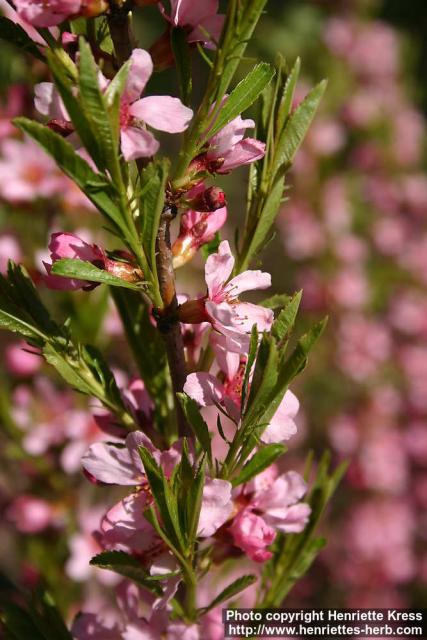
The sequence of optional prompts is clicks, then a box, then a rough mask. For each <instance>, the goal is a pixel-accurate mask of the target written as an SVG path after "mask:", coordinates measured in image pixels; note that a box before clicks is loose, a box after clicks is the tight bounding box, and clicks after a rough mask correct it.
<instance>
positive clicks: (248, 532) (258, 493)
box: [230, 466, 311, 562]
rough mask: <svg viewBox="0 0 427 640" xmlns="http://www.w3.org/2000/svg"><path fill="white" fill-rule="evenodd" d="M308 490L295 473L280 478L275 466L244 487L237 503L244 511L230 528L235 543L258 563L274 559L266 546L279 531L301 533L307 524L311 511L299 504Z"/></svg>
mask: <svg viewBox="0 0 427 640" xmlns="http://www.w3.org/2000/svg"><path fill="white" fill-rule="evenodd" d="M306 491H307V486H306V484H305V482H304V480H303V479H302V477H301V476H300V475H299V474H298V473H296V472H295V471H288V472H287V473H284V474H282V475H280V476H277V469H276V467H275V466H272V467H269V468H268V469H266V470H265V471H263V472H262V473H260V474H259V475H258V476H256V477H255V478H254V479H253V480H252V481H251V482H249V483H248V484H247V485H244V486H243V488H242V492H241V494H240V495H239V496H238V498H237V501H238V502H237V503H239V502H240V503H243V504H244V508H243V509H242V510H241V511H240V512H239V513H238V515H237V516H236V517H235V518H234V520H233V523H232V525H231V527H230V531H231V534H232V535H233V539H234V542H235V544H236V545H237V546H238V547H240V548H241V549H243V551H245V553H247V555H248V556H249V557H250V558H251V559H252V560H255V561H256V562H264V561H265V560H268V559H269V558H270V557H271V553H270V552H269V551H267V550H266V547H267V546H268V545H269V544H271V543H272V542H273V540H274V538H275V532H276V531H281V532H282V533H298V532H300V531H302V530H303V529H304V527H305V525H306V524H307V521H308V517H309V515H310V512H311V509H310V507H309V505H308V504H306V503H304V502H298V501H299V500H300V499H301V498H302V497H303V495H304V494H305V493H306Z"/></svg>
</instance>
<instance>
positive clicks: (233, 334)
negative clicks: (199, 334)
mask: <svg viewBox="0 0 427 640" xmlns="http://www.w3.org/2000/svg"><path fill="white" fill-rule="evenodd" d="M233 267H234V257H233V255H232V253H231V250H230V245H229V244H228V242H227V241H226V240H224V241H223V242H221V244H220V245H219V248H218V253H213V254H212V255H210V256H209V258H208V259H207V260H206V264H205V279H206V284H207V288H208V293H207V296H206V298H204V299H200V300H195V301H193V300H190V301H189V302H186V303H185V304H184V305H182V306H181V308H180V319H181V321H182V322H201V321H205V322H206V321H208V322H211V324H212V326H213V328H214V329H215V330H216V331H218V332H219V333H222V334H223V335H224V336H225V337H226V338H228V339H229V343H228V345H227V346H228V347H229V350H231V351H235V352H238V353H239V352H242V349H247V348H248V346H249V335H248V334H249V333H250V332H251V330H252V327H253V325H254V324H256V325H257V328H258V331H259V332H262V331H268V330H269V329H270V327H271V325H272V322H273V312H272V311H271V309H266V308H264V307H261V306H259V305H256V304H252V303H250V302H240V300H239V295H240V294H241V293H243V292H245V291H249V290H251V289H266V288H267V287H269V286H270V285H271V276H270V274H269V273H264V272H262V271H244V272H243V273H241V274H239V275H237V276H235V277H234V278H232V279H231V280H229V278H230V275H231V273H232V271H233ZM192 310H194V311H195V312H196V313H195V315H194V316H193V319H192V317H191V311H192ZM187 311H188V312H190V313H189V317H187V313H186V312H187Z"/></svg>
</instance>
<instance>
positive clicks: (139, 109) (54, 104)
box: [35, 49, 193, 161]
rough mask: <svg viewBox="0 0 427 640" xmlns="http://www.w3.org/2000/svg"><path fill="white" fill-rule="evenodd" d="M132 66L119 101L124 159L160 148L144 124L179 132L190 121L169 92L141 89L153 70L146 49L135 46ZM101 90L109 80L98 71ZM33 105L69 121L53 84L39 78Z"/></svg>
mask: <svg viewBox="0 0 427 640" xmlns="http://www.w3.org/2000/svg"><path fill="white" fill-rule="evenodd" d="M130 62H131V66H130V69H129V74H128V78H127V82H126V85H125V89H124V92H123V94H122V97H121V102H120V144H121V149H122V153H123V156H124V158H125V160H127V161H130V160H136V159H137V158H148V157H150V156H152V155H154V154H155V153H156V152H157V151H158V149H159V146H160V145H159V143H158V141H157V140H156V139H155V138H154V136H153V134H152V133H150V131H147V128H146V125H148V126H150V127H152V128H153V129H157V130H159V131H166V132H167V133H181V132H182V131H185V130H186V129H187V127H188V125H189V122H190V120H191V118H192V117H193V112H192V110H191V109H189V108H188V107H186V106H184V105H183V104H182V102H181V101H180V100H179V99H178V98H173V97H171V96H147V97H146V98H141V93H142V92H143V91H144V89H145V86H146V84H147V82H148V80H149V79H150V76H151V74H152V72H153V62H152V59H151V56H150V54H149V53H148V51H145V50H144V49H134V50H133V52H132V55H131V57H130ZM98 77H99V83H100V86H101V89H102V90H105V89H106V88H107V87H108V84H109V82H108V80H107V79H106V78H104V76H103V75H102V73H99V76H98ZM35 95H36V98H35V106H36V108H37V110H38V111H39V112H40V113H41V114H43V115H45V116H47V117H49V118H50V119H52V120H54V121H55V120H58V121H63V122H68V121H69V120H70V118H69V115H68V113H67V111H66V109H65V106H64V104H63V102H62V100H61V98H60V96H59V94H58V91H57V89H56V88H55V86H54V85H53V84H52V83H50V82H42V83H40V84H38V85H37V86H36V91H35Z"/></svg>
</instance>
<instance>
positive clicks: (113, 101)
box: [104, 60, 131, 145]
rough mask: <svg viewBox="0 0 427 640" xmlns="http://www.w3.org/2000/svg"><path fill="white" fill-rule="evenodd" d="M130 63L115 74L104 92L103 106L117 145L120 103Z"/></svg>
mask: <svg viewBox="0 0 427 640" xmlns="http://www.w3.org/2000/svg"><path fill="white" fill-rule="evenodd" d="M130 66H131V61H130V60H128V61H127V62H126V63H125V64H124V65H123V66H122V67H121V68H120V69H119V71H118V72H117V73H116V75H115V76H114V78H113V79H112V80H111V82H110V84H109V85H108V87H107V88H106V89H105V92H104V100H105V105H106V107H107V109H108V116H109V120H110V126H111V130H112V134H113V139H114V143H115V144H116V145H118V144H119V135H120V102H121V97H122V94H123V91H124V90H125V87H126V82H127V79H128V75H129V69H130Z"/></svg>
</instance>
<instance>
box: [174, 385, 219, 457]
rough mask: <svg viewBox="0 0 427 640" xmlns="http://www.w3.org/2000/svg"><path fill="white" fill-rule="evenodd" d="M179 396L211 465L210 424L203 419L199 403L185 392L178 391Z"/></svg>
mask: <svg viewBox="0 0 427 640" xmlns="http://www.w3.org/2000/svg"><path fill="white" fill-rule="evenodd" d="M177 396H178V399H179V401H180V403H181V406H182V409H183V411H184V414H185V417H186V418H187V421H188V423H189V424H190V426H191V428H192V429H193V431H194V433H195V434H196V437H197V440H198V442H200V444H201V446H202V448H203V450H204V451H205V453H206V455H207V456H208V462H209V465H211V464H212V447H211V436H210V433H209V429H208V425H207V424H206V422H205V421H204V420H203V418H202V416H201V413H200V411H199V408H198V406H197V403H196V402H195V401H194V400H193V399H192V398H190V397H189V396H187V395H186V394H185V393H178V394H177Z"/></svg>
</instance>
